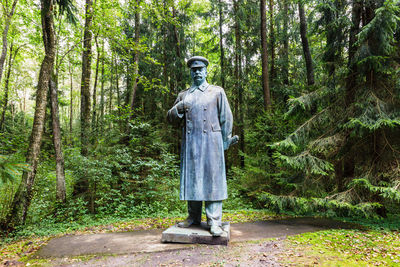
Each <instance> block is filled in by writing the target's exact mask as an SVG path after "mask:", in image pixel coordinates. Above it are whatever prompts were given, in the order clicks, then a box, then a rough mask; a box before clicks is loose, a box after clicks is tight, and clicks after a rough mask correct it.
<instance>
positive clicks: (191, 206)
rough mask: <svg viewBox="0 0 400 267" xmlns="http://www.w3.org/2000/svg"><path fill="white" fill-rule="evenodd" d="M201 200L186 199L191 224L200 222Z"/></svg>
mask: <svg viewBox="0 0 400 267" xmlns="http://www.w3.org/2000/svg"><path fill="white" fill-rule="evenodd" d="M202 207H203V201H188V213H189V218H191V219H192V220H193V224H200V223H201V209H202Z"/></svg>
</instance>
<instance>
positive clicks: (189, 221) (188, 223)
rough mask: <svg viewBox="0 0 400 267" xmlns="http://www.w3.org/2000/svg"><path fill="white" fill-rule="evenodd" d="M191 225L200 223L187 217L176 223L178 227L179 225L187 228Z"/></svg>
mask: <svg viewBox="0 0 400 267" xmlns="http://www.w3.org/2000/svg"><path fill="white" fill-rule="evenodd" d="M192 225H200V222H197V221H195V220H193V219H192V218H190V217H189V218H187V219H186V220H184V221H183V222H179V223H178V227H181V228H188V227H190V226H192Z"/></svg>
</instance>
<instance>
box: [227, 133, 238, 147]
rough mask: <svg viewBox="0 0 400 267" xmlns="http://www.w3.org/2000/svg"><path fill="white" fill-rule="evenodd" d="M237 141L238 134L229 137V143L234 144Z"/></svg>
mask: <svg viewBox="0 0 400 267" xmlns="http://www.w3.org/2000/svg"><path fill="white" fill-rule="evenodd" d="M237 142H239V136H237V135H235V136H233V137H232V138H231V139H229V143H230V145H234V144H236V143H237Z"/></svg>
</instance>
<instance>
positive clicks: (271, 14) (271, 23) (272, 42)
mask: <svg viewBox="0 0 400 267" xmlns="http://www.w3.org/2000/svg"><path fill="white" fill-rule="evenodd" d="M269 39H270V48H271V71H270V76H271V81H273V80H274V79H275V78H276V73H275V29H274V0H269Z"/></svg>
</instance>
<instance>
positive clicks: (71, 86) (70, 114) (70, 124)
mask: <svg viewBox="0 0 400 267" xmlns="http://www.w3.org/2000/svg"><path fill="white" fill-rule="evenodd" d="M68 71H69V82H70V95H69V96H70V100H69V101H70V103H69V105H70V110H69V132H70V134H71V136H72V122H73V118H74V117H73V115H74V113H73V104H74V100H73V84H72V68H71V60H70V61H69V63H68Z"/></svg>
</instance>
